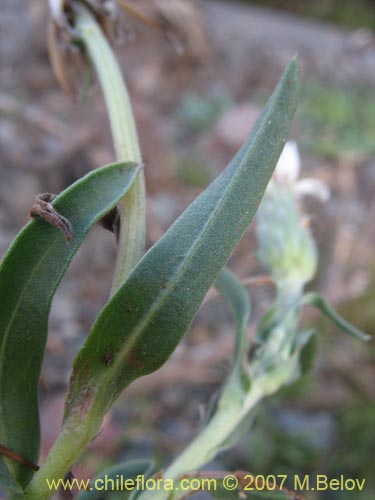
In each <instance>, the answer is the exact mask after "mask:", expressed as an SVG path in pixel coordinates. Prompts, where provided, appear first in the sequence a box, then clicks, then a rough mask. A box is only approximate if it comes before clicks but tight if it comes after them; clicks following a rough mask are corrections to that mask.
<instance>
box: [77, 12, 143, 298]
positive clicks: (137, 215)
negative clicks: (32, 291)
mask: <svg viewBox="0 0 375 500" xmlns="http://www.w3.org/2000/svg"><path fill="white" fill-rule="evenodd" d="M75 28H76V29H77V31H78V33H79V34H80V36H81V38H82V40H83V42H84V44H85V47H86V49H87V51H88V54H89V56H90V58H91V60H92V62H93V64H94V66H95V69H96V71H97V73H98V76H99V80H100V84H101V87H102V90H103V94H104V98H105V103H106V107H107V111H108V115H109V119H110V124H111V130H112V136H113V142H114V148H115V152H116V158H117V161H134V162H136V163H141V162H142V158H141V152H140V148H139V142H138V137H137V131H136V125H135V121H134V117H133V112H132V108H131V103H130V99H129V94H128V92H127V89H126V85H125V83H124V79H123V76H122V74H121V69H120V67H119V64H118V62H117V60H116V58H115V55H114V53H113V50H112V48H111V46H110V45H109V43H108V41H107V39H106V38H105V36H104V34H103V32H102V30H101V28H100V27H99V25H98V23H97V21H96V19H95V18H94V16H93V15H92V14H91V13H90V12H89V10H88V9H87V8H85V7H84V6H83V5H82V4H80V3H78V4H77V7H76V23H75ZM145 235H146V222H145V182H144V174H143V172H142V171H141V172H140V173H139V174H138V176H137V178H136V180H135V181H134V184H133V186H132V187H131V189H130V190H129V191H128V193H127V194H126V196H125V197H124V199H123V201H122V203H121V205H120V235H119V247H118V253H117V261H116V268H115V275H114V279H113V286H112V293H114V292H116V290H117V289H118V288H119V286H120V285H121V284H122V282H123V281H124V280H125V278H126V277H127V275H128V274H129V272H130V270H131V269H132V268H133V267H134V266H135V264H136V263H137V262H138V260H139V259H140V258H141V257H142V255H143V253H144V249H145Z"/></svg>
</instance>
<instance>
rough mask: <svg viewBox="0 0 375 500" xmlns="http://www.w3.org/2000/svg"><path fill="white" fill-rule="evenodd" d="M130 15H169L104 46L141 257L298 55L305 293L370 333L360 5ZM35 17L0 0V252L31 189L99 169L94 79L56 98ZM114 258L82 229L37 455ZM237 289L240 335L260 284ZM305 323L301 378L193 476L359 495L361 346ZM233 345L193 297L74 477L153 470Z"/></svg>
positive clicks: (369, 175)
mask: <svg viewBox="0 0 375 500" xmlns="http://www.w3.org/2000/svg"><path fill="white" fill-rule="evenodd" d="M133 3H134V4H136V5H137V6H138V7H139V8H142V9H143V8H144V9H145V11H147V9H148V14H149V15H156V14H155V12H156V11H155V9H162V8H166V9H168V6H167V4H169V8H171V6H172V4H173V6H174V8H175V10H174V11H173V8H172V11H173V12H171V13H169V12H168V11H167V10H166V12H165V15H170V16H172V17H171V23H172V25H173V26H174V29H175V35H176V38H175V41H174V42H173V43H170V42H168V41H167V40H166V38H165V37H164V36H163V34H162V33H160V32H159V31H157V30H153V29H151V28H150V27H149V26H147V25H145V24H144V23H141V22H139V21H138V20H137V19H135V18H134V17H133V16H130V15H129V14H126V13H122V19H121V29H120V35H119V43H118V44H117V45H116V50H117V53H118V57H119V60H120V62H121V66H122V69H123V72H124V74H125V75H126V80H127V84H128V87H129V91H130V94H131V97H132V100H133V106H134V112H135V116H136V120H137V125H138V131H139V135H140V141H141V145H142V152H143V156H144V162H145V171H146V181H147V189H148V246H150V245H152V244H153V243H154V242H155V241H157V239H158V238H159V237H160V236H161V235H162V234H163V232H164V231H165V230H166V229H167V228H168V227H169V225H170V224H171V223H172V222H173V221H174V220H175V219H176V217H177V216H178V215H179V214H180V213H181V212H182V211H183V209H184V208H185V207H186V206H187V204H188V203H189V202H190V201H191V200H192V199H194V198H195V196H196V195H197V194H198V193H199V192H200V191H201V190H202V189H203V188H204V187H205V186H206V185H207V184H208V183H209V182H210V181H211V180H212V179H213V178H215V177H216V176H217V175H218V174H219V173H220V171H221V170H222V169H223V168H224V167H225V166H226V164H227V162H228V160H229V159H230V158H231V157H232V156H233V154H234V153H235V152H236V150H237V149H238V147H239V146H240V145H241V143H242V141H243V139H244V138H245V137H246V135H247V134H248V132H249V130H250V128H251V126H252V124H253V123H254V121H255V119H256V117H257V115H258V112H259V110H260V109H261V107H262V105H263V104H264V102H265V100H266V98H267V97H268V96H269V94H270V92H271V91H272V88H273V86H274V85H275V83H276V82H277V80H278V78H279V76H280V74H281V72H282V70H283V68H284V67H285V65H286V64H287V62H288V61H289V60H290V58H291V57H292V56H293V55H294V54H295V53H298V55H299V60H300V64H301V66H302V71H303V82H304V84H303V95H302V98H301V102H300V105H299V109H298V112H297V116H296V119H295V122H294V128H293V131H292V133H291V137H292V138H293V140H295V141H297V144H298V146H299V150H300V153H301V158H302V160H301V161H302V173H301V175H302V177H305V176H308V177H315V178H317V179H320V180H322V181H324V182H325V183H326V184H327V185H328V186H329V188H330V190H331V199H330V200H329V202H328V203H325V204H322V203H320V202H319V201H317V200H314V199H306V200H305V209H306V211H307V212H308V214H309V218H310V222H311V227H312V230H313V234H314V236H315V238H316V240H317V244H318V247H319V252H320V268H319V274H318V276H317V278H316V280H315V282H314V284H313V286H314V288H315V289H317V290H319V291H320V292H321V293H322V294H324V295H325V296H326V298H328V299H329V301H330V302H331V303H333V304H334V305H335V306H336V307H337V308H338V310H339V311H340V312H341V313H342V314H343V315H344V316H345V317H346V318H347V319H348V320H350V321H351V322H353V323H354V324H356V325H357V326H358V327H360V328H361V329H363V330H365V331H367V332H369V333H373V332H374V330H375V304H374V298H375V253H374V242H375V196H374V193H375V160H374V139H375V109H374V108H375V106H374V103H375V101H374V83H375V82H374V80H375V51H374V21H375V12H374V5H373V3H372V2H371V1H367V0H345V1H343V0H341V1H338V0H316V1H314V2H300V1H298V0H288V1H280V0H265V1H261V0H259V1H255V0H254V1H242V2H236V1H217V0H202V1H201V2H194V1H191V2H188V3H189V4H190V7H189V8H188V9H184V8H183V4H184V3H185V4H186V1H184V0H182V1H181V0H171V1H169V2H168V1H167V2H166V1H165V0H164V7H163V5H162V4H163V2H159V4H158V5H157V4H155V3H153V2H152V1H151V0H147V2H145V1H142V0H139V1H135V2H133ZM178 4H180V7H181V5H182V10H181V11H179V10H178V7H179V5H178ZM185 7H186V5H185ZM153 9H154V10H153ZM176 13H177V14H176ZM47 17H48V12H47V2H46V1H42V0H39V1H34V2H27V1H25V0H2V2H1V16H0V87H1V90H0V257H2V256H3V255H4V254H5V252H6V249H7V247H8V245H9V243H10V242H11V241H12V239H13V238H14V237H15V235H16V234H17V232H18V231H19V230H20V229H21V227H22V226H23V225H24V224H25V223H26V222H27V221H28V220H29V211H30V207H31V206H32V204H33V200H34V197H35V195H36V194H37V193H40V192H45V191H49V192H52V193H58V192H60V191H61V190H62V189H64V188H65V187H66V186H67V185H69V184H70V183H72V182H73V181H74V180H76V179H77V178H78V177H80V176H82V175H83V174H85V173H86V172H88V171H89V170H91V169H93V168H95V167H97V166H100V165H103V164H105V163H110V162H112V161H113V160H114V153H113V148H112V143H111V137H110V132H109V124H108V121H107V117H106V112H105V108H104V104H103V100H102V95H101V93H100V89H99V86H98V84H97V83H96V82H95V81H94V82H93V84H92V85H91V86H87V85H84V84H83V83H81V84H80V85H79V91H78V92H77V94H76V95H75V97H74V99H72V98H68V97H66V96H65V95H64V94H63V92H62V91H61V89H60V88H59V87H58V84H57V82H56V80H55V78H54V75H53V72H52V70H51V67H50V63H49V59H48V54H47V49H46V25H47ZM180 42H181V45H180ZM182 48H183V50H182ZM115 252H116V248H115V242H114V239H113V237H112V235H111V234H110V233H107V232H106V231H104V230H103V229H101V228H99V227H96V228H94V229H93V230H92V232H91V233H90V235H89V236H88V238H87V240H86V242H85V243H84V245H83V246H82V248H81V249H80V251H79V252H78V254H77V256H76V258H75V259H74V261H73V263H72V265H71V267H70V269H69V271H68V272H67V275H66V277H65V278H64V280H63V282H62V284H61V287H60V288H59V290H58V292H57V294H56V297H55V299H54V302H53V307H52V313H51V318H50V335H49V339H48V345H47V355H46V359H45V363H44V367H43V377H42V380H41V403H42V429H43V447H42V457H41V461H42V460H43V458H44V457H45V455H46V453H47V452H48V450H49V448H50V447H51V445H52V443H53V441H54V439H55V438H56V435H57V433H58V430H59V426H60V422H61V417H62V411H63V404H64V394H65V390H66V386H67V382H68V379H69V374H70V368H71V363H72V359H73V358H74V355H75V353H76V352H77V350H78V348H79V346H80V345H81V344H82V342H83V340H84V338H85V336H86V335H87V332H88V331H89V329H90V325H91V324H92V322H93V321H94V319H95V318H96V316H97V314H98V312H99V311H100V309H101V307H102V306H103V304H104V303H105V301H106V300H107V298H108V293H109V289H110V286H111V279H112V273H113V266H114V259H115ZM255 254H256V242H255V239H254V234H253V230H252V229H250V230H249V231H248V232H247V233H246V235H245V237H244V238H243V240H242V242H241V244H240V245H239V247H238V248H237V249H236V251H235V252H234V254H233V256H232V258H231V260H230V267H231V268H232V269H233V270H234V271H235V273H236V275H237V276H238V277H240V278H241V279H247V278H249V277H251V276H257V275H259V274H261V273H262V269H261V267H260V265H259V264H258V263H257V260H256V256H255ZM249 291H250V295H251V299H252V302H253V307H254V312H253V316H252V322H251V324H250V326H249V336H251V335H253V332H254V327H255V325H256V324H257V321H258V320H259V318H260V316H261V314H263V313H264V311H265V310H266V309H267V307H268V306H269V305H270V303H271V301H272V298H273V289H272V287H267V286H261V287H252V288H249ZM305 313H306V314H305V315H304V322H306V324H309V325H313V326H314V328H315V329H316V330H318V331H319V338H318V340H319V341H318V356H317V359H316V362H315V365H314V367H313V369H312V371H311V372H310V373H309V374H307V375H305V376H304V377H303V378H302V379H300V380H299V381H298V382H297V383H295V384H294V385H293V386H291V387H289V388H288V389H285V390H284V391H282V393H279V394H278V395H277V396H276V397H272V398H271V399H269V400H267V401H265V402H264V404H262V405H261V407H260V408H259V411H258V414H257V418H256V420H255V425H254V427H253V429H252V431H251V432H250V433H249V434H248V435H247V436H246V437H245V438H244V439H242V441H241V443H240V444H238V445H237V446H236V447H235V448H233V449H232V450H230V451H228V452H225V453H223V454H221V455H220V456H218V457H217V459H216V460H215V463H213V464H210V465H209V467H208V468H209V469H210V470H212V469H226V470H235V469H242V470H246V471H250V472H253V473H257V474H263V475H267V474H289V475H291V476H292V475H294V474H303V475H304V474H311V475H315V474H327V475H328V476H329V477H332V478H333V477H338V476H339V475H340V474H343V475H344V476H345V477H355V478H359V479H363V478H366V489H365V491H364V492H358V491H356V492H352V493H350V492H348V493H344V492H320V493H313V492H310V493H308V494H306V499H310V500H318V499H319V500H326V499H344V500H346V499H361V500H370V499H372V498H374V494H375V491H374V481H375V478H374V467H373V466H374V462H373V456H374V442H375V406H374V387H375V384H374V382H375V372H374V364H373V362H374V349H373V345H371V344H370V345H363V344H361V343H360V342H358V341H355V340H352V339H351V338H349V337H347V336H345V335H344V334H342V333H340V332H338V331H337V330H336V329H335V328H334V327H332V326H331V324H329V323H327V322H326V321H325V320H322V319H321V318H320V317H319V316H318V315H315V314H314V313H313V312H312V311H309V310H306V311H305ZM232 343H233V323H232V321H231V316H230V313H229V311H227V309H226V307H224V306H223V303H222V302H221V300H220V299H219V298H217V297H216V298H213V299H211V300H209V301H207V302H206V303H205V304H204V305H203V307H202V310H201V311H200V313H199V314H198V316H197V318H196V320H195V321H194V324H193V326H192V328H191V331H190V332H189V334H188V335H187V336H186V338H185V340H184V341H183V342H182V344H181V345H180V346H179V347H178V349H177V350H176V351H175V353H174V354H173V356H172V357H171V359H170V360H169V361H168V363H167V364H166V365H165V366H164V367H163V368H162V369H161V370H159V371H158V372H157V373H155V374H153V375H151V376H148V377H145V378H143V379H141V380H139V381H137V382H136V383H134V384H132V385H131V386H130V388H129V389H128V390H127V391H126V392H125V393H124V395H123V396H122V397H121V398H120V400H119V401H118V403H117V405H116V406H115V408H113V409H112V410H111V412H110V413H109V415H108V416H107V418H106V421H105V423H104V425H103V431H102V432H101V434H100V435H99V436H98V437H97V439H96V440H95V441H94V442H93V443H92V445H91V446H90V448H89V449H88V450H87V452H86V453H85V455H84V457H83V458H82V460H81V461H80V463H79V464H77V466H76V467H75V469H74V473H75V475H76V476H77V477H92V476H93V474H94V473H96V472H97V471H99V470H102V469H103V468H104V467H106V466H109V465H112V464H114V463H116V462H119V461H123V460H127V459H131V458H149V457H152V458H154V459H155V461H156V463H157V465H158V466H159V467H163V466H164V465H165V464H166V463H167V462H168V461H169V460H171V458H172V457H173V456H175V455H176V454H177V453H178V452H179V451H181V450H182V449H183V447H184V446H185V445H186V444H187V443H189V442H190V441H191V439H192V437H193V436H195V435H196V432H197V430H198V429H199V426H200V425H201V424H202V421H203V418H204V414H205V411H206V408H207V405H208V403H209V402H210V400H211V399H212V398H213V397H214V396H215V394H216V393H217V391H218V389H219V387H220V384H221V382H222V381H223V379H224V378H225V376H226V374H227V373H228V372H229V367H230V359H231V352H232ZM287 486H288V485H287ZM289 486H290V487H292V484H289ZM192 498H197V499H198V498H206V497H205V496H204V495H203V494H197V495H195V496H193V497H192Z"/></svg>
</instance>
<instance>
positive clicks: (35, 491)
mask: <svg viewBox="0 0 375 500" xmlns="http://www.w3.org/2000/svg"><path fill="white" fill-rule="evenodd" d="M75 8H76V18H75V20H76V23H75V28H76V29H77V31H78V33H79V34H80V36H81V38H82V40H83V42H84V44H85V47H86V48H87V51H88V54H89V56H90V58H91V60H92V62H93V64H94V66H95V68H96V70H97V73H98V76H99V80H100V83H101V87H102V90H103V94H104V98H105V102H106V107H107V110H108V115H109V119H110V124H111V130H112V136H113V141H114V148H115V152H116V158H117V160H118V161H131V162H135V163H139V164H140V163H141V162H142V159H141V153H140V149H139V143H138V137H137V132H136V126H135V121H134V117H133V113H132V109H131V104H130V99H129V95H128V92H127V89H126V86H125V83H124V80H123V77H122V74H121V70H120V67H119V65H118V63H117V61H116V58H115V56H114V54H113V51H112V48H111V47H110V45H109V43H108V42H107V40H106V38H105V37H104V35H103V33H102V31H101V29H100V27H99V25H98V23H97V21H96V20H95V18H94V16H93V15H92V14H91V13H90V11H89V10H88V9H87V8H86V7H84V6H83V5H82V4H80V3H77V5H76V6H75ZM120 220H121V222H120V224H121V225H120V235H119V248H118V254H117V262H116V269H115V276H114V281H113V287H112V293H114V292H115V291H116V290H117V289H118V287H119V286H120V285H121V283H122V282H123V281H124V280H125V278H126V277H127V275H128V274H129V272H130V270H131V269H132V268H133V267H134V266H135V264H136V263H137V262H138V260H139V259H140V258H141V257H142V255H143V253H144V247H145V227H146V224H145V187H144V175H143V172H142V171H141V172H140V173H139V174H138V176H137V178H136V180H135V181H134V184H133V186H132V187H131V189H130V190H129V191H128V193H127V195H126V196H125V197H124V199H123V200H122V202H121V205H120ZM100 423H101V418H95V415H90V417H89V418H83V419H78V420H77V422H75V424H74V425H63V428H62V431H61V433H60V435H59V437H58V439H57V440H56V442H55V443H54V445H53V447H52V449H51V451H50V453H49V454H48V457H47V459H46V461H45V463H44V464H43V466H42V467H41V468H40V470H39V471H38V472H37V473H36V474H35V475H34V477H33V479H32V481H31V483H30V484H29V486H28V487H27V490H26V492H25V498H27V499H28V500H48V499H49V498H51V496H52V495H53V493H54V491H53V489H51V488H50V487H49V486H48V482H47V481H51V480H56V481H58V480H59V479H63V478H64V477H65V475H66V474H67V473H68V471H69V470H70V468H71V467H72V465H73V464H74V462H75V461H76V460H77V458H78V457H79V456H80V455H81V453H82V452H83V451H84V449H85V448H86V447H87V445H88V444H89V443H90V441H91V439H92V438H93V437H94V436H95V434H96V433H97V431H98V428H99V427H100Z"/></svg>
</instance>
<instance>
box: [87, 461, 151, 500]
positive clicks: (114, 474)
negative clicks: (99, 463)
mask: <svg viewBox="0 0 375 500" xmlns="http://www.w3.org/2000/svg"><path fill="white" fill-rule="evenodd" d="M153 468H154V465H153V463H152V462H150V461H148V460H131V461H128V462H123V463H121V464H118V465H114V466H113V467H111V468H110V469H107V470H105V471H104V472H102V473H100V474H98V475H97V476H96V477H95V478H94V479H93V480H92V481H91V482H90V484H91V485H92V486H91V487H92V488H93V489H92V490H91V491H90V490H87V491H81V492H80V493H79V495H78V496H77V500H107V499H112V498H114V497H116V498H117V497H118V498H121V499H122V500H130V499H135V498H136V494H137V493H138V490H136V489H134V488H135V486H136V484H135V483H133V482H132V481H131V480H134V481H136V479H137V476H143V477H144V479H145V480H146V479H147V478H149V477H150V476H151V474H152V472H153ZM112 481H113V482H112ZM112 484H113V485H114V488H113V489H112ZM95 485H97V486H98V487H99V488H100V489H95ZM105 485H107V487H106V488H103V487H104V486H105Z"/></svg>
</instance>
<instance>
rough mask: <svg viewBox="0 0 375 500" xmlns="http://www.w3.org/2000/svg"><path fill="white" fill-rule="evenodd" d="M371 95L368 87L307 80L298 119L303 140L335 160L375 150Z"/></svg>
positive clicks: (362, 155)
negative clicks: (334, 84)
mask: <svg viewBox="0 0 375 500" xmlns="http://www.w3.org/2000/svg"><path fill="white" fill-rule="evenodd" d="M374 107H375V106H374V95H373V91H372V90H371V89H369V88H360V87H351V88H348V87H333V86H329V85H327V84H325V83H324V82H322V81H315V82H306V84H305V86H304V90H303V96H302V102H301V105H300V109H299V115H298V116H299V119H300V122H301V126H302V142H303V143H304V144H305V146H307V147H308V149H310V150H311V151H312V152H313V153H315V154H318V155H320V156H324V157H326V158H329V159H332V160H335V159H337V158H341V157H344V156H345V155H351V156H354V157H356V156H358V157H360V158H363V157H364V156H365V157H367V156H370V155H371V154H373V153H374V149H375V143H374V137H375V110H374Z"/></svg>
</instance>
